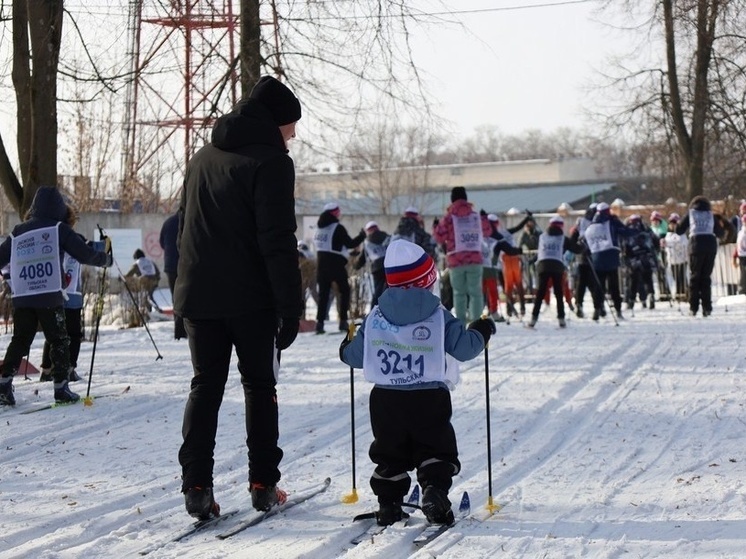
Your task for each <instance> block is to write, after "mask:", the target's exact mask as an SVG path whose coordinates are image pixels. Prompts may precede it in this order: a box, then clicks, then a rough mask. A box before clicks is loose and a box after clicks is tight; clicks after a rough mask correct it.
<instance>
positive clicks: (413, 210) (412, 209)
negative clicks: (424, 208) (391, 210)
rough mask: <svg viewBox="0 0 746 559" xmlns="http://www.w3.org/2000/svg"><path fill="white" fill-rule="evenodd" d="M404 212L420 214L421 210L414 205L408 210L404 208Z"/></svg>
mask: <svg viewBox="0 0 746 559" xmlns="http://www.w3.org/2000/svg"><path fill="white" fill-rule="evenodd" d="M404 213H405V214H414V215H420V212H419V211H418V210H417V208H415V207H414V206H409V207H408V208H407V209H406V210H404Z"/></svg>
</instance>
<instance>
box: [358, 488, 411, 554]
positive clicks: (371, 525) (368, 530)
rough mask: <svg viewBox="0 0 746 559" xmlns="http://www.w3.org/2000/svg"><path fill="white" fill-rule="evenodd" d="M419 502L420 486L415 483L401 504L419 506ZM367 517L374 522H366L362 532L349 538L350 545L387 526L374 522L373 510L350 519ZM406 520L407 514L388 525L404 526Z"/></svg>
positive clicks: (373, 534) (374, 535)
mask: <svg viewBox="0 0 746 559" xmlns="http://www.w3.org/2000/svg"><path fill="white" fill-rule="evenodd" d="M419 502H420V486H419V485H415V486H414V489H412V492H411V493H410V494H409V497H407V500H406V502H405V503H404V504H403V506H404V507H409V508H419ZM369 519H372V520H373V521H374V522H373V523H368V525H367V527H366V528H365V530H363V531H362V532H360V533H359V534H358V535H356V536H355V537H353V538H352V539H351V540H350V543H351V544H352V545H357V544H359V543H361V542H364V541H366V540H372V539H373V538H374V537H376V536H378V535H380V534H382V533H383V532H384V531H385V530H386V528H388V527H389V525H385V526H381V525H380V524H377V523H376V522H375V519H376V513H375V512H364V513H362V514H358V515H357V516H356V517H355V518H353V519H352V521H353V522H358V521H360V520H369ZM408 521H409V515H406V516H405V517H404V518H403V519H402V520H400V521H399V522H396V523H395V524H391V525H390V526H406V525H407V522H408Z"/></svg>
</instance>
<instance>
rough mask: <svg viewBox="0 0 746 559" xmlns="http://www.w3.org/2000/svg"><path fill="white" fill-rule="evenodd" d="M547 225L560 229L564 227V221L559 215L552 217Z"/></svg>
mask: <svg viewBox="0 0 746 559" xmlns="http://www.w3.org/2000/svg"><path fill="white" fill-rule="evenodd" d="M549 225H556V226H557V227H562V226H563V225H565V220H564V219H562V216H561V215H553V216H552V219H550V220H549Z"/></svg>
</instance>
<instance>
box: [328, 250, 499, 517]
mask: <svg viewBox="0 0 746 559" xmlns="http://www.w3.org/2000/svg"><path fill="white" fill-rule="evenodd" d="M384 269H385V272H386V282H387V283H388V285H389V288H388V289H387V290H386V291H384V292H383V294H382V295H381V297H380V299H379V300H378V305H376V306H375V307H374V308H373V309H372V310H371V312H370V314H369V315H368V316H367V317H366V319H365V320H364V322H363V324H362V326H361V327H360V329H359V330H358V331H357V335H356V336H355V337H354V338H353V339H352V340H351V341H349V340H347V339H345V340H344V341H343V342H342V345H341V347H340V350H339V352H340V358H341V359H342V361H343V362H345V363H347V364H348V365H350V366H351V367H357V368H362V369H363V372H364V375H365V378H366V380H368V381H370V382H372V383H374V385H375V386H374V387H373V389H372V391H371V393H370V421H371V426H372V429H373V436H374V440H373V443H372V444H371V446H370V451H369V455H370V458H371V460H372V461H373V462H374V463H375V464H376V468H375V471H374V473H373V475H372V477H371V479H370V486H371V489H372V490H373V493H375V495H376V496H377V498H378V504H379V510H378V511H377V512H376V520H377V522H378V524H380V525H388V524H393V523H394V522H396V521H398V520H401V519H402V518H404V513H403V511H402V501H403V499H404V496H405V495H406V494H407V493H408V491H409V486H410V483H411V479H410V476H409V473H408V472H409V471H411V470H414V469H416V470H417V481H418V482H419V484H420V486H421V487H422V493H423V497H422V510H423V512H424V513H425V516H426V517H427V519H428V521H429V522H431V523H433V524H451V523H452V522H453V512H452V511H451V502H450V501H449V499H448V490H449V489H450V488H451V483H452V478H453V476H454V475H456V474H457V473H458V472H459V470H460V468H461V464H460V463H459V460H458V448H457V444H456V435H455V432H454V430H453V426H452V425H451V396H450V393H449V391H448V390H449V388H453V386H454V385H455V384H456V383H457V382H458V366H457V364H456V363H455V362H452V361H451V359H449V357H448V356H450V357H452V358H454V359H457V360H459V361H466V360H469V359H473V358H474V357H476V356H477V355H479V353H481V351H482V349H484V347H485V345H486V344H487V342H488V341H489V338H490V336H491V335H492V334H494V333H495V324H494V322H493V321H492V320H490V319H486V318H480V319H478V320H475V321H473V322H472V323H471V324H470V325H469V327H468V329H467V328H465V327H464V325H463V323H462V322H461V321H460V320H458V319H457V318H456V317H455V316H453V315H452V314H451V313H450V312H448V311H447V310H446V309H445V308H444V307H443V306H442V305H441V302H440V299H439V298H438V297H437V296H435V295H434V294H433V293H432V288H433V285H434V284H435V281H436V280H437V277H438V276H437V272H436V268H435V262H434V261H433V259H432V258H431V257H430V256H428V255H427V254H426V253H425V252H424V251H423V250H422V248H420V247H419V246H417V245H415V244H414V243H410V242H409V241H406V240H403V239H398V240H395V241H393V242H392V243H391V244H390V245H389V247H388V249H387V251H386V256H385V258H384Z"/></svg>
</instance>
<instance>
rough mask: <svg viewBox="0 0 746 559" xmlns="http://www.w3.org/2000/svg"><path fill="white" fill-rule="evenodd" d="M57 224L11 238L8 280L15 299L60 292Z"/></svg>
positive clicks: (60, 273) (60, 274)
mask: <svg viewBox="0 0 746 559" xmlns="http://www.w3.org/2000/svg"><path fill="white" fill-rule="evenodd" d="M58 227H59V224H57V225H53V226H51V227H42V228H41V229H34V230H33V231H27V232H26V233H22V234H21V235H18V236H17V237H13V240H12V244H11V251H10V281H11V285H12V286H13V296H14V297H25V296H29V295H40V294H42V293H54V292H57V291H60V292H61V291H62V269H61V263H60V242H59V229H58Z"/></svg>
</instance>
